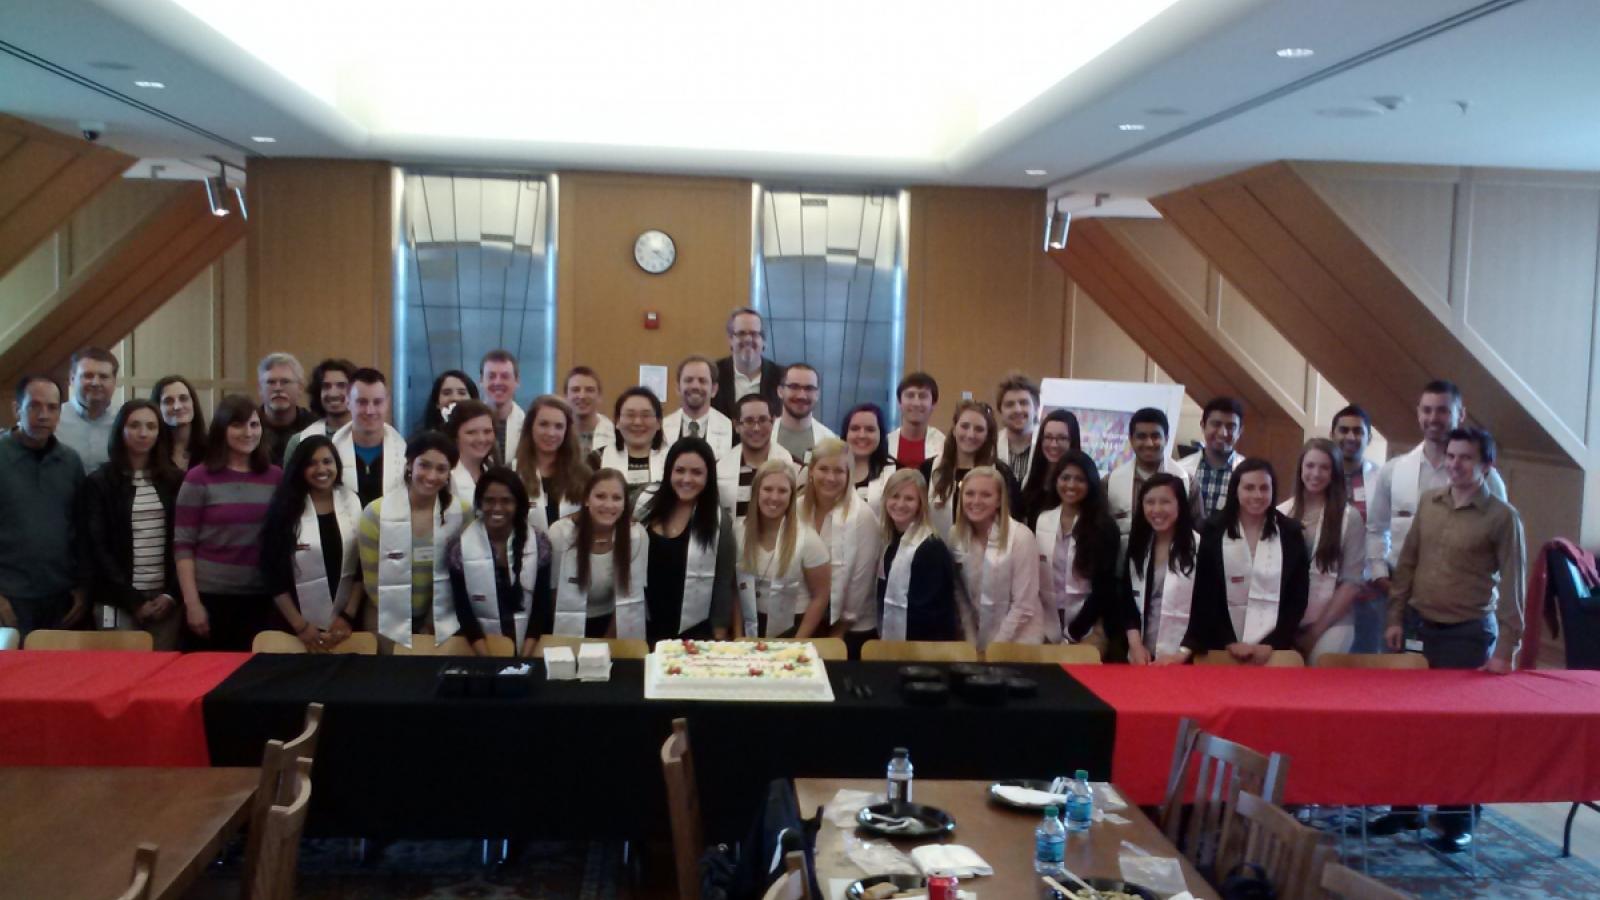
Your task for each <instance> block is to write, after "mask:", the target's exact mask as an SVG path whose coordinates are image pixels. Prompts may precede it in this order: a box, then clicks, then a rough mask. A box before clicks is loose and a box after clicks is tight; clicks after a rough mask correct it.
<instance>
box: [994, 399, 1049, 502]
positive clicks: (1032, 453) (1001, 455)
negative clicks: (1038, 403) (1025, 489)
mask: <svg viewBox="0 0 1600 900" xmlns="http://www.w3.org/2000/svg"><path fill="white" fill-rule="evenodd" d="M997 412H998V410H997ZM1028 447H1029V448H1030V449H1029V452H1028V465H1029V466H1032V465H1033V463H1034V461H1035V460H1037V459H1038V458H1039V452H1038V451H1039V427H1038V423H1034V429H1033V434H1032V435H1030V436H1029V437H1028ZM994 458H995V459H998V460H999V461H1001V462H1003V463H1005V464H1006V465H1007V466H1010V467H1011V474H1013V475H1015V476H1017V482H1018V483H1019V484H1020V483H1022V482H1025V481H1027V480H1028V473H1027V472H1026V471H1023V472H1018V471H1017V467H1016V466H1015V465H1014V464H1013V463H1012V462H1011V439H1010V438H1008V437H1006V430H1005V429H1004V428H1001V429H1000V435H999V437H998V438H997V439H996V440H995V444H994Z"/></svg>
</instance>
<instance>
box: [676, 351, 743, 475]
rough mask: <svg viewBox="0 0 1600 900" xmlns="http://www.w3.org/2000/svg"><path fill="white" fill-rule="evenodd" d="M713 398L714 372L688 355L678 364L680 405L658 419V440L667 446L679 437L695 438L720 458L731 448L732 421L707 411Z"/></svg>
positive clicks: (707, 362)
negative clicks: (659, 431) (659, 437)
mask: <svg viewBox="0 0 1600 900" xmlns="http://www.w3.org/2000/svg"><path fill="white" fill-rule="evenodd" d="M716 395H717V382H716V370H715V369H714V367H713V365H712V362H711V360H709V359H706V358H705V357H704V356H690V357H688V358H686V359H684V360H683V362H680V363H678V398H679V399H680V400H681V401H682V403H683V405H682V406H680V407H679V408H678V409H676V410H673V411H672V412H670V413H668V414H667V417H666V418H664V419H662V420H661V433H662V439H663V440H665V441H666V442H667V444H668V446H670V445H672V444H674V443H677V441H678V439H679V438H681V437H697V438H701V439H702V440H704V441H705V442H706V443H708V444H710V445H711V452H712V453H714V454H716V457H717V459H721V458H722V457H723V456H725V455H726V454H727V452H728V449H729V448H731V447H732V446H733V422H732V421H731V420H730V419H729V418H728V417H727V416H725V415H723V414H722V413H720V412H718V411H717V410H715V409H712V408H711V399H712V398H713V397H715V396H716Z"/></svg>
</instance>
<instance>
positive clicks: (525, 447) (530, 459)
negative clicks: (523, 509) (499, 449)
mask: <svg viewBox="0 0 1600 900" xmlns="http://www.w3.org/2000/svg"><path fill="white" fill-rule="evenodd" d="M577 422H578V420H577V414H576V413H574V412H573V411H572V407H571V406H568V405H567V401H565V400H563V399H561V398H560V397H557V396H555V395H554V394H541V395H539V396H538V397H535V398H533V402H532V403H530V404H528V415H527V417H526V418H525V419H523V425H522V440H520V441H517V458H516V459H514V460H512V461H511V467H512V468H514V469H516V470H517V474H518V475H521V476H522V486H523V487H524V488H526V489H527V492H528V503H529V504H530V506H529V509H530V511H531V512H532V516H531V519H530V521H532V522H533V525H534V527H535V528H537V529H538V530H539V531H541V532H548V531H549V530H550V526H551V525H552V524H554V523H555V522H557V521H558V520H560V519H564V518H566V517H567V516H570V515H572V514H573V513H575V512H577V511H578V510H579V509H580V508H581V507H582V506H583V486H584V485H585V484H587V483H588V481H589V475H590V472H589V464H588V463H586V462H584V461H583V455H584V454H583V444H582V442H580V441H579V440H578V424H577Z"/></svg>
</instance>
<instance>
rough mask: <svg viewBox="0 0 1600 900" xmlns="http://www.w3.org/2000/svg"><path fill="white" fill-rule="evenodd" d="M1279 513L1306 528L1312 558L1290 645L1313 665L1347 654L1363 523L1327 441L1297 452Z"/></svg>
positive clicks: (1361, 566) (1362, 556) (1360, 579)
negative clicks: (1327, 655)
mask: <svg viewBox="0 0 1600 900" xmlns="http://www.w3.org/2000/svg"><path fill="white" fill-rule="evenodd" d="M1278 511H1279V512H1281V513H1283V514H1284V515H1286V516H1288V517H1289V518H1291V519H1294V520H1295V521H1296V522H1299V523H1300V526H1301V528H1303V529H1305V538H1306V555H1308V556H1309V557H1310V558H1311V574H1310V583H1309V586H1308V588H1307V591H1306V613H1305V618H1304V619H1302V620H1301V622H1300V633H1299V635H1298V636H1297V637H1296V639H1295V642H1296V643H1297V644H1298V645H1299V647H1300V651H1301V652H1302V653H1304V654H1305V655H1306V661H1307V662H1309V663H1311V664H1313V665H1315V664H1316V661H1317V658H1318V657H1320V656H1322V655H1323V654H1325V653H1349V652H1350V647H1351V645H1352V644H1354V643H1355V639H1356V607H1355V604H1356V598H1357V597H1358V596H1360V594H1361V589H1362V586H1363V584H1364V583H1365V581H1366V562H1367V550H1366V523H1365V522H1364V521H1363V520H1362V518H1361V513H1359V512H1357V511H1356V508H1355V505H1354V504H1352V503H1350V502H1349V500H1348V495H1347V486H1346V482H1345V476H1344V466H1343V465H1342V464H1341V462H1340V453H1339V450H1338V448H1337V447H1335V446H1334V444H1333V442H1332V441H1330V440H1327V439H1326V438H1312V439H1311V440H1309V441H1307V442H1306V445H1305V447H1303V448H1302V449H1301V450H1300V462H1299V464H1298V465H1297V466H1296V467H1295V477H1294V493H1293V494H1292V495H1291V496H1290V497H1289V499H1288V500H1285V501H1284V502H1283V503H1281V504H1279V505H1278Z"/></svg>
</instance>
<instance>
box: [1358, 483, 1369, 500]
mask: <svg viewBox="0 0 1600 900" xmlns="http://www.w3.org/2000/svg"><path fill="white" fill-rule="evenodd" d="M1356 502H1357V503H1365V502H1367V486H1366V485H1364V484H1362V485H1357V486H1356Z"/></svg>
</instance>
